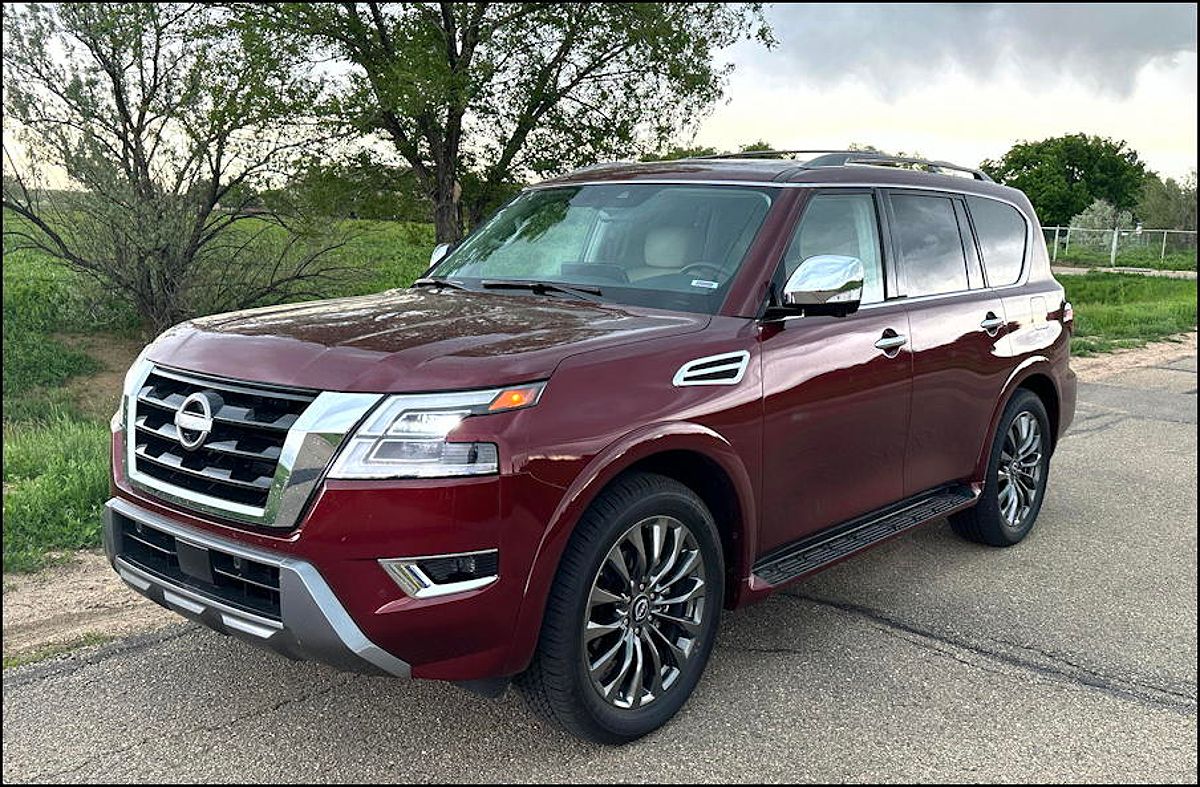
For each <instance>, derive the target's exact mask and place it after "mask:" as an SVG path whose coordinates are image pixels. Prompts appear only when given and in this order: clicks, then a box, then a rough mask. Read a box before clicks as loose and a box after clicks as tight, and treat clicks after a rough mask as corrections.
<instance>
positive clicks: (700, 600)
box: [517, 474, 724, 743]
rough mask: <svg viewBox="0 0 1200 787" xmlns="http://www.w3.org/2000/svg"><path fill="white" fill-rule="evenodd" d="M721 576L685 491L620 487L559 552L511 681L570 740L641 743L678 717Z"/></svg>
mask: <svg viewBox="0 0 1200 787" xmlns="http://www.w3.org/2000/svg"><path fill="white" fill-rule="evenodd" d="M723 577H724V568H723V561H722V554H721V546H720V538H719V535H718V534H717V530H716V526H715V524H714V522H713V519H712V516H711V514H710V513H709V512H708V509H707V508H705V506H704V503H703V502H702V501H701V500H700V499H699V497H697V496H696V494H695V493H694V492H692V491H691V490H690V489H688V488H687V487H686V486H684V485H682V484H680V483H678V482H676V481H673V480H671V479H669V478H664V477H663V476H658V475H650V474H637V475H630V476H626V477H623V478H621V479H619V480H618V481H616V482H614V484H613V485H612V486H611V487H609V488H608V489H606V490H605V491H604V492H603V493H602V494H601V495H600V496H599V497H598V498H597V500H596V502H595V503H594V504H593V505H592V506H591V508H590V509H589V510H588V512H587V514H585V515H584V517H583V518H582V520H581V521H580V523H579V525H578V527H577V529H576V532H575V534H574V535H573V536H572V539H571V542H570V544H569V545H568V546H567V549H566V552H565V554H564V555H563V558H562V562H561V565H560V568H559V572H558V576H557V577H556V579H555V583H554V588H553V589H552V591H551V595H550V600H549V603H548V605H547V609H546V615H545V619H544V621H543V625H542V634H541V639H540V640H539V643H538V651H537V654H536V655H535V657H534V661H533V664H532V665H531V666H530V668H529V670H528V671H526V672H525V673H524V674H523V675H521V676H520V678H519V679H518V681H517V683H518V685H519V686H520V687H521V688H522V689H523V690H524V691H525V693H526V696H527V697H528V698H529V700H530V703H531V704H532V705H533V707H534V709H535V710H537V711H539V712H540V713H542V714H543V715H545V716H547V717H549V718H551V719H552V720H554V721H556V722H558V723H559V724H561V725H563V726H564V727H566V728H567V729H568V730H570V731H571V732H573V733H575V734H577V735H581V736H583V737H586V738H590V739H592V740H597V741H601V742H605V743H623V742H626V741H630V740H633V739H635V738H638V737H640V736H642V735H645V734H646V733H648V732H650V731H652V730H654V729H656V728H658V727H659V726H661V725H662V724H664V723H665V722H666V721H668V720H669V719H670V718H671V717H672V716H673V715H674V714H675V713H676V712H677V711H678V710H679V708H680V707H681V706H682V705H683V703H684V702H685V701H686V700H687V698H688V695H690V694H691V692H692V689H693V688H694V687H695V685H696V683H697V682H698V680H699V678H700V674H701V672H702V671H703V670H704V665H705V663H706V662H707V661H708V655H709V652H710V651H711V649H712V643H713V636H714V634H715V633H716V624H717V618H718V616H719V614H720V608H721V599H722V594H723V592H724V586H723Z"/></svg>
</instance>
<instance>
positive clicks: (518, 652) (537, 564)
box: [506, 421, 758, 674]
mask: <svg viewBox="0 0 1200 787" xmlns="http://www.w3.org/2000/svg"><path fill="white" fill-rule="evenodd" d="M666 451H691V452H694V453H697V454H700V455H702V456H704V457H706V458H708V459H710V460H711V461H713V462H715V463H716V464H717V465H718V466H719V467H720V468H721V469H722V470H724V471H725V473H726V475H727V476H728V477H729V479H730V481H731V482H732V485H733V487H734V489H735V491H736V493H737V497H738V505H739V508H740V510H741V512H742V523H741V524H742V527H741V532H740V535H741V537H740V538H739V539H737V541H736V542H735V543H737V544H738V545H739V546H740V553H739V555H738V558H737V559H738V565H737V566H735V571H734V574H735V576H737V577H739V582H740V578H741V577H744V576H746V575H747V574H748V570H749V566H750V565H751V564H752V563H753V555H754V550H755V548H756V537H757V530H758V528H757V526H756V525H757V522H758V511H757V508H756V506H755V496H754V487H753V484H752V482H751V478H750V474H749V472H748V471H747V469H746V467H745V464H744V463H743V462H742V459H741V457H740V456H739V455H738V453H737V451H735V450H734V448H733V446H731V445H730V444H729V441H727V440H726V439H725V438H724V437H722V436H721V435H720V434H718V433H717V432H715V431H713V430H712V429H710V428H708V427H706V426H703V425H701V424H697V423H692V422H687V421H673V422H666V423H659V424H651V425H648V426H645V427H642V428H640V429H637V430H634V431H632V432H630V433H628V434H626V435H624V436H623V437H621V438H619V439H617V440H615V441H613V442H612V443H610V444H609V445H608V446H607V447H606V448H604V450H602V451H600V453H598V454H596V456H594V457H593V458H592V460H591V461H590V462H588V464H587V465H586V466H585V467H584V469H583V470H582V471H581V472H580V473H579V474H578V475H577V476H576V477H575V479H574V480H573V481H572V482H571V484H570V485H569V486H568V487H567V489H566V491H565V492H564V493H563V496H562V499H561V500H560V501H559V504H558V506H557V507H556V508H555V510H554V513H553V515H552V516H551V518H550V521H549V523H548V524H547V526H546V529H545V532H544V533H543V536H542V540H541V542H540V543H539V544H538V548H537V552H536V554H535V556H534V559H533V564H532V566H531V568H530V571H529V576H528V578H527V580H526V584H525V592H524V594H523V599H524V600H523V602H522V604H521V609H520V611H519V613H518V615H517V624H516V629H515V631H514V636H513V647H512V650H511V652H510V654H509V662H508V665H507V669H506V673H507V674H514V673H517V672H520V671H521V670H523V669H525V667H526V666H528V664H529V661H530V659H532V657H533V651H534V648H535V647H536V646H537V638H538V634H539V632H540V630H541V625H542V615H543V613H544V612H545V607H546V601H547V598H548V596H549V594H550V588H551V585H552V584H553V582H554V575H555V573H556V572H557V571H558V564H559V560H560V559H561V558H562V553H563V550H565V549H566V546H567V543H568V542H569V540H570V537H571V534H572V533H573V532H574V530H575V525H576V523H577V522H578V521H579V519H580V517H582V516H583V514H584V512H585V511H586V510H587V508H588V506H589V505H591V503H592V501H593V500H595V498H596V496H597V495H598V494H600V492H601V490H603V489H604V487H605V486H607V485H608V484H609V482H611V481H612V480H613V479H614V478H616V477H617V476H619V475H620V474H621V473H623V472H625V471H626V470H628V469H629V468H630V467H632V466H634V465H635V464H637V463H638V462H640V461H642V460H643V459H647V458H649V457H651V456H654V455H655V454H660V453H663V452H666Z"/></svg>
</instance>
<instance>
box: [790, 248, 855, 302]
mask: <svg viewBox="0 0 1200 787" xmlns="http://www.w3.org/2000/svg"><path fill="white" fill-rule="evenodd" d="M864 277H865V274H864V272H863V264H862V260H860V259H859V258H858V257H844V256H842V255H840V254H818V255H817V256H815V257H809V258H808V259H806V260H805V261H804V262H802V263H800V267H799V268H796V270H795V272H793V273H792V275H791V276H789V277H788V280H787V284H785V285H783V306H784V308H785V309H786V310H787V311H790V312H802V313H804V314H813V315H816V314H827V315H833V316H835V317H844V316H845V315H847V314H851V313H853V312H854V311H856V310H857V309H858V305H859V302H861V301H862V290H863V279H864Z"/></svg>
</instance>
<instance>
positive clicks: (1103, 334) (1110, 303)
mask: <svg viewBox="0 0 1200 787" xmlns="http://www.w3.org/2000/svg"><path fill="white" fill-rule="evenodd" d="M1061 282H1062V285H1063V287H1065V288H1066V290H1067V299H1068V300H1069V301H1070V302H1071V305H1072V306H1073V307H1074V309H1075V336H1074V338H1073V339H1072V340H1071V352H1072V353H1073V354H1074V355H1079V356H1087V355H1095V354H1097V353H1103V352H1110V351H1112V350H1116V349H1120V348H1123V347H1140V346H1142V345H1144V344H1145V343H1146V342H1150V341H1154V340H1156V339H1164V338H1166V337H1168V336H1173V335H1175V334H1178V333H1183V332H1184V331H1191V330H1195V328H1196V282H1195V280H1191V279H1167V278H1161V277H1152V276H1136V275H1123V274H1117V273H1088V274H1086V275H1082V276H1063V277H1062V279H1061Z"/></svg>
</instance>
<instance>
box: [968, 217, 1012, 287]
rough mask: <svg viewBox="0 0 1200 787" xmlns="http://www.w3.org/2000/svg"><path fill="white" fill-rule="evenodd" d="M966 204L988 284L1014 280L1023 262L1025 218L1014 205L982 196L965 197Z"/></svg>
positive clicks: (1003, 283)
mask: <svg viewBox="0 0 1200 787" xmlns="http://www.w3.org/2000/svg"><path fill="white" fill-rule="evenodd" d="M967 208H968V209H969V210H970V211H971V223H972V224H974V225H975V237H976V238H977V239H978V240H979V253H980V254H981V255H983V267H984V269H985V270H986V271H987V278H988V284H989V285H990V286H992V287H1003V286H1005V285H1007V284H1016V283H1017V280H1018V279H1020V278H1021V269H1022V268H1023V267H1024V265H1025V219H1024V218H1022V217H1021V214H1020V212H1019V211H1018V210H1017V209H1016V208H1014V207H1013V206H1011V205H1006V204H1004V203H1003V202H997V201H996V200H991V199H983V198H981V197H967Z"/></svg>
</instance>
